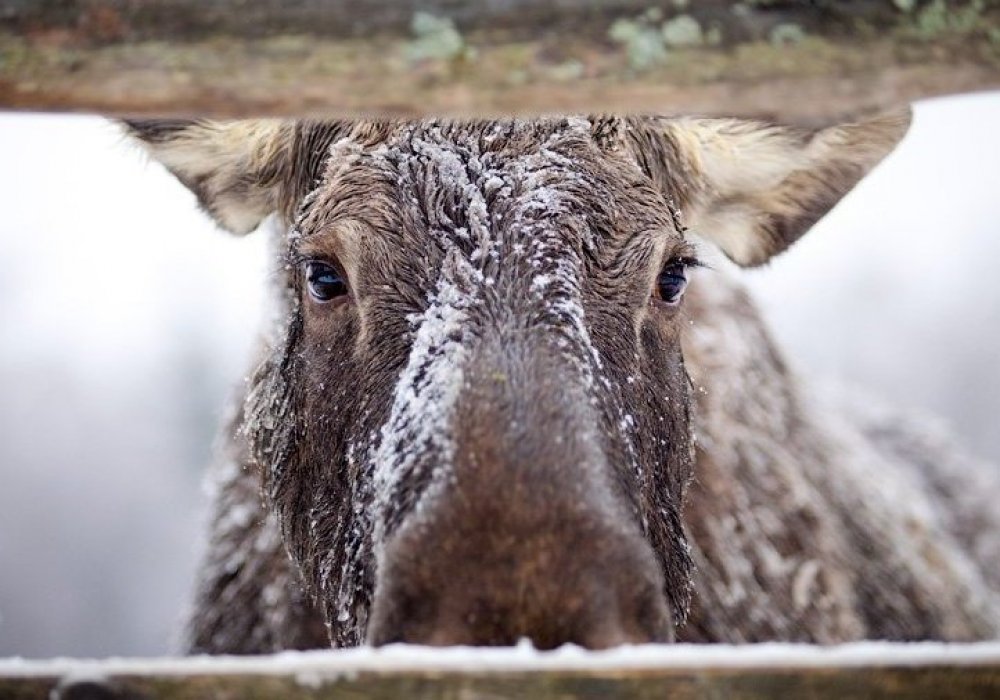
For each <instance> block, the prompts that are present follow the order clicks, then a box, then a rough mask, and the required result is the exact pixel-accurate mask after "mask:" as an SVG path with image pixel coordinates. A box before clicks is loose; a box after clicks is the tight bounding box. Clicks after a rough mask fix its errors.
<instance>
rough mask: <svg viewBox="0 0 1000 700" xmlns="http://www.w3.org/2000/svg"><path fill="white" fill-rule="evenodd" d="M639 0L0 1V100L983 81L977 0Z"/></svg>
mask: <svg viewBox="0 0 1000 700" xmlns="http://www.w3.org/2000/svg"><path fill="white" fill-rule="evenodd" d="M659 4H660V5H662V7H661V8H656V9H654V10H653V11H647V10H643V8H644V7H647V6H649V5H650V3H648V2H643V1H640V0H561V1H560V2H553V3H538V2H535V1H534V0H504V1H501V0H485V1H484V2H472V1H471V0H407V1H403V0H353V1H352V2H350V3H346V2H345V3H331V2H321V1H320V0H295V1H293V2H279V1H278V0H144V1H143V2H133V1H131V0H0V108H5V109H19V110H52V111H66V110H68V111H91V112H104V113H114V114H134V115H139V114H146V115H149V114H157V115H205V116H227V117H228V116H232V117H238V116H255V115H299V116H307V115H308V116H344V115H369V114H383V115H394V116H408V117H415V116H422V115H428V114H441V115H462V116H468V115H478V116H493V115H498V114H536V113H541V112H607V111H614V112H626V111H627V112H647V111H655V112H682V111H683V112H691V111H696V112H715V113H730V114H736V113H739V114H754V115H763V116H770V117H781V118H786V119H794V120H798V121H824V120H828V119H832V118H836V117H841V116H844V115H849V114H855V113H859V112H869V111H873V110H877V109H880V108H884V107H886V106H889V105H891V104H895V103H899V102H906V101H911V100H914V99H917V98H921V97H927V96H931V95H939V94H946V93H951V92H961V91H969V90H978V89H989V88H1000V3H997V2H995V1H992V0H987V1H983V0H915V2H913V3H910V2H902V1H900V2H898V3H897V5H901V6H907V5H911V4H912V5H914V6H913V7H912V8H911V9H909V10H908V11H903V10H901V9H897V7H896V6H895V5H894V4H893V3H891V2H889V1H888V0H847V1H845V2H840V1H838V2H805V1H804V0H803V1H788V2H772V1H770V0H743V1H742V2H735V1H733V0H671V2H666V1H665V2H662V3H659ZM421 13H423V14H421Z"/></svg>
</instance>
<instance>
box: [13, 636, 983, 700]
mask: <svg viewBox="0 0 1000 700" xmlns="http://www.w3.org/2000/svg"><path fill="white" fill-rule="evenodd" d="M0 697H3V698H5V699H8V698H9V699H11V700H28V699H29V698H31V699H33V698H38V699H39V700H41V699H43V698H56V699H59V698H61V699H63V700H71V699H72V698H84V697H100V698H109V699H110V698H122V699H125V698H149V699H153V698H163V699H164V700H175V699H177V700H179V699H182V698H183V699H187V698H215V697H218V698H277V697H280V698H289V699H292V700H295V699H299V698H301V699H303V700H307V699H308V700H325V699H327V698H330V699H332V698H337V699H345V698H371V699H373V700H377V699H378V698H386V699H388V698H408V699H412V700H421V699H423V698H463V699H467V700H474V699H476V698H484V699H485V698H489V699H490V700H503V699H506V698H511V699H514V698H537V699H538V700H547V699H549V698H552V699H555V698H559V699H560V700H571V699H573V698H580V699H583V698H605V697H615V698H650V699H654V698H656V699H659V698H664V697H670V698H677V699H680V700H685V699H687V698H727V699H733V700H739V699H741V698H746V699H747V700H751V699H756V698H774V697H794V698H816V699H818V700H819V699H823V698H831V699H833V698H838V699H840V698H845V697H849V698H876V697H877V698H914V699H916V698H921V699H923V698H956V699H962V700H966V699H967V698H986V697H1000V644H997V643H985V644H969V645H940V644H931V645H923V644H860V645H846V646H843V647H832V648H818V647H808V646H798V645H760V646H747V647H724V646H722V647H697V646H680V647H655V646H652V647H635V648H623V649H618V650H612V651H609V652H603V653H587V652H582V651H579V650H575V651H570V652H569V653H567V652H566V651H565V650H562V651H557V652H555V653H550V654H535V653H533V652H530V651H527V650H524V649H520V648H519V649H495V650H468V649H449V650H432V649H427V648H423V649H421V648H403V647H390V648H388V649H385V650H380V651H372V650H370V649H361V650H348V651H340V652H309V653H298V654H296V653H292V654H279V655H277V656H270V657H241V658H236V657H216V658H211V657H197V658H192V659H160V660H147V661H144V660H109V661H72V660H58V661H51V662H45V661H39V662H20V661H3V660H0Z"/></svg>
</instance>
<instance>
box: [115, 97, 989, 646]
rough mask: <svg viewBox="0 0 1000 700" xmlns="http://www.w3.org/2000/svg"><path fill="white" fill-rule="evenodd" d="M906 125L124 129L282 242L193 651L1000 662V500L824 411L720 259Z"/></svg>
mask: <svg viewBox="0 0 1000 700" xmlns="http://www.w3.org/2000/svg"><path fill="white" fill-rule="evenodd" d="M908 124H909V113H908V112H902V113H899V114H893V115H888V116H883V117H879V118H875V119H872V120H869V121H863V122H859V123H856V124H847V125H840V126H833V127H830V128H827V129H822V130H818V131H807V130H801V129H793V128H788V127H781V126H775V125H770V124H764V123H760V122H754V121H745V120H736V119H698V118H610V117H607V118H604V117H602V118H592V119H585V118H546V119H537V120H528V121H521V120H498V121H444V120H440V121H418V122H381V121H380V122H357V123H349V122H326V123H324V122H309V121H244V122H207V121H162V120H158V121H157V120H154V121H128V122H126V128H127V129H129V130H130V132H131V133H132V134H133V135H134V136H135V137H137V138H138V139H140V140H141V141H142V142H143V143H144V144H145V146H146V147H147V148H148V150H149V151H150V152H151V153H152V155H153V156H154V157H155V158H157V159H158V160H159V161H161V162H162V163H163V164H164V165H165V166H166V167H167V168H168V169H169V170H170V171H171V172H173V173H174V174H175V175H176V176H177V177H178V178H179V179H180V180H181V182H183V183H184V184H185V185H186V186H188V187H189V188H190V189H191V190H192V191H193V192H194V193H195V194H196V196H197V197H198V199H199V201H200V203H201V204H202V206H203V207H204V209H205V210H206V211H207V212H208V213H209V214H210V215H211V216H212V217H214V219H215V220H216V221H217V222H218V223H219V225H221V226H222V227H224V228H226V229H229V230H231V231H233V232H236V233H247V232H249V231H251V230H253V229H255V228H257V226H258V225H259V224H260V222H261V221H262V219H264V218H265V217H267V216H269V215H271V214H275V215H276V219H277V221H278V222H279V224H280V225H279V226H278V227H277V228H278V229H279V230H280V232H281V233H280V243H279V249H280V260H279V264H278V266H277V269H278V271H279V280H280V283H279V285H278V288H277V289H276V290H275V294H276V297H277V298H278V300H279V303H280V304H281V306H282V309H283V311H284V313H283V314H282V319H283V320H282V323H281V327H280V328H279V329H278V331H277V332H276V333H274V334H273V341H272V342H271V344H270V346H269V347H268V348H267V349H266V351H265V352H264V355H263V357H262V360H261V363H260V365H259V367H258V369H257V370H256V372H255V374H254V376H253V379H252V380H251V382H250V385H249V387H248V391H247V396H246V401H245V403H244V405H243V410H242V412H241V414H240V416H239V418H238V419H237V420H236V421H235V422H234V424H233V426H232V429H231V431H230V435H231V439H230V441H229V445H228V448H227V450H226V452H225V455H224V459H223V460H221V465H220V469H219V476H218V490H217V498H216V511H215V519H214V523H213V529H212V533H211V545H210V551H209V556H208V561H207V562H206V564H205V566H204V567H203V571H202V576H201V582H200V589H199V594H198V600H197V604H196V610H195V614H194V616H193V619H192V624H191V637H190V648H191V649H192V650H193V651H203V652H214V653H223V652H228V653H249V652H265V651H273V650H279V649H286V648H308V647H315V646H326V645H328V644H330V643H331V642H332V643H333V644H334V645H335V646H348V645H356V644H360V643H364V642H370V643H374V644H382V643H387V642H394V641H405V642H414V643H425V644H512V643H514V642H516V641H517V640H518V639H519V638H520V637H529V638H531V639H532V641H533V642H534V643H535V644H536V645H537V646H539V647H553V646H557V645H559V644H562V643H565V642H573V643H577V644H581V645H584V646H587V647H592V648H601V647H607V646H611V645H615V644H620V643H626V642H648V641H669V640H672V639H675V638H676V639H681V640H689V641H761V640H803V641H817V642H834V641H841V640H849V639H858V638H866V637H867V638H890V639H923V638H940V639H975V638H980V637H987V636H993V635H995V634H996V633H997V632H998V631H1000V566H998V564H997V562H1000V552H998V551H996V550H997V545H996V539H995V538H991V533H996V532H998V531H1000V515H997V514H996V511H995V509H991V507H990V497H991V493H992V497H994V498H995V496H996V495H997V494H998V493H1000V488H998V487H997V485H996V484H988V485H987V487H985V488H984V486H983V485H982V484H981V483H980V482H978V481H976V479H980V480H981V479H983V478H985V477H984V476H983V475H982V474H977V473H975V470H974V469H972V468H968V469H967V468H965V466H967V465H968V464H969V463H970V462H969V461H968V460H965V458H964V457H962V456H961V455H960V454H959V453H958V451H957V450H955V449H953V448H951V447H948V446H941V445H940V444H938V443H931V442H930V441H928V440H927V439H925V437H924V436H922V435H921V434H920V432H919V431H918V430H915V429H912V428H911V427H909V426H908V425H907V424H906V423H905V422H901V421H899V420H896V419H894V418H893V419H890V420H885V421H883V422H881V423H877V424H876V422H875V421H874V419H867V420H863V419H862V417H861V415H860V414H859V413H858V411H854V410H842V411H840V412H836V411H824V410H821V409H819V408H817V406H816V405H815V402H814V401H813V400H812V397H811V394H809V393H806V392H805V391H804V390H803V389H802V388H801V387H799V386H798V385H797V384H796V382H795V380H794V379H793V377H792V376H790V374H789V372H788V371H787V369H786V368H785V366H784V364H783V362H782V359H781V355H780V353H779V352H778V350H777V349H776V348H775V346H774V344H773V343H772V341H771V339H770V338H769V336H768V334H767V331H766V329H765V328H764V327H763V325H762V323H761V319H760V317H759V316H758V314H757V312H756V311H755V309H754V307H753V305H752V303H751V301H750V300H749V298H748V297H747V295H746V293H745V292H744V291H743V289H742V287H741V286H740V285H739V284H738V282H737V281H736V280H734V279H732V278H730V276H729V275H727V274H723V273H721V272H707V271H703V270H699V269H698V267H699V265H698V261H697V259H696V255H695V248H694V247H693V246H692V241H693V239H694V237H695V235H697V236H700V237H701V238H703V239H707V240H709V241H711V242H713V243H714V244H715V245H717V246H718V247H719V248H720V249H721V250H722V251H723V252H724V253H725V254H726V255H727V256H729V257H730V258H731V259H732V260H733V261H735V262H736V263H737V264H739V265H743V266H753V265H759V264H762V263H765V262H766V261H767V260H769V259H770V258H771V257H772V256H774V255H776V254H778V253H780V252H782V251H783V250H785V249H786V248H787V247H788V246H790V245H791V244H792V243H794V242H795V241H796V240H797V239H798V238H799V237H800V236H802V235H803V234H804V233H805V232H806V231H807V230H808V229H809V227H810V226H811V225H812V224H813V223H815V222H816V221H817V220H818V219H819V218H820V217H822V216H823V215H824V214H825V213H826V212H827V211H828V210H829V209H830V208H831V207H832V206H833V205H834V204H836V202H837V201H838V200H839V199H840V198H841V197H843V196H844V195H845V194H846V193H847V192H848V191H849V190H850V189H851V188H852V187H853V186H854V185H855V184H856V183H857V182H858V181H859V180H860V179H861V178H862V177H864V175H865V174H866V173H867V172H868V171H869V170H870V169H871V168H872V167H874V166H875V165H876V164H877V163H878V162H879V161H880V160H881V159H882V158H883V157H884V156H885V155H886V154H887V153H888V152H889V151H890V150H891V149H892V148H893V147H894V146H895V144H896V143H897V142H898V140H899V139H900V138H901V137H902V136H903V134H904V133H905V131H906V129H907V126H908ZM682 214H683V216H682ZM689 281H690V282H691V284H690V288H688V287H689ZM974 484H977V485H975V486H974ZM991 489H993V490H992V492H991ZM261 493H262V494H263V499H262V498H261Z"/></svg>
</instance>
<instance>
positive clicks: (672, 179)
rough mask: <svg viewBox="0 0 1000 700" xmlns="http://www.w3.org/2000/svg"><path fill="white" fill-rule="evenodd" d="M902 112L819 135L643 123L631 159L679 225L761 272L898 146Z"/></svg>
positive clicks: (749, 124)
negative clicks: (669, 204) (672, 207)
mask: <svg viewBox="0 0 1000 700" xmlns="http://www.w3.org/2000/svg"><path fill="white" fill-rule="evenodd" d="M910 119H911V113H910V110H909V108H906V109H902V110H899V111H896V112H892V113H889V114H884V115H882V116H879V117H875V118H873V119H869V120H866V121H860V122H857V123H853V124H842V125H839V126H832V127H829V128H826V129H820V130H805V129H798V128H792V127H784V126H776V125H772V124H766V123H763V122H758V121H750V120H742V119H709V118H686V117H685V118H676V119H667V118H662V119H650V120H646V121H645V122H643V123H642V125H641V127H640V128H639V129H636V131H635V132H633V133H634V136H633V142H634V147H635V149H636V151H637V157H638V160H639V162H640V165H642V166H643V167H644V168H645V169H646V170H647V172H649V173H650V175H651V176H652V177H653V178H654V180H656V181H657V183H658V184H659V185H660V186H661V188H662V189H663V190H664V193H665V194H666V195H667V196H668V197H669V198H670V199H673V200H674V203H675V204H676V205H677V206H678V207H679V208H680V209H681V211H682V214H683V218H684V221H685V223H686V224H687V226H688V227H689V228H690V229H691V230H692V231H693V232H694V233H696V234H699V235H701V236H702V237H704V238H707V239H709V240H711V241H713V242H714V243H716V244H717V245H718V246H719V247H720V248H721V249H722V250H723V252H724V253H725V254H726V255H727V256H729V257H730V258H731V259H732V260H733V261H735V262H736V263H738V264H740V265H744V266H754V265H760V264H763V263H765V262H767V261H768V260H770V259H771V257H773V256H774V255H776V254H778V253H780V252H782V251H783V250H785V249H786V248H788V246H790V245H791V244H792V243H794V242H795V241H796V240H798V239H799V238H800V237H801V236H802V235H803V234H804V233H805V232H806V231H808V230H809V228H810V227H811V226H812V225H813V224H814V223H816V222H817V221H818V220H819V219H820V218H822V217H823V216H824V215H825V214H826V213H827V212H828V211H829V210H830V209H832V208H833V206H834V205H835V204H836V203H837V202H839V201H840V199H841V198H842V197H843V196H844V195H846V194H847V193H848V192H849V191H850V190H851V189H852V188H853V187H854V186H855V185H856V184H857V183H858V182H859V181H860V180H861V179H862V178H863V177H864V176H865V175H866V174H867V173H868V172H869V171H870V170H871V169H872V168H874V167H875V166H876V165H877V164H878V163H879V161H881V160H882V159H883V158H884V157H885V156H886V155H888V154H889V152H890V151H892V149H893V148H894V147H895V146H896V144H897V143H898V142H899V141H900V139H902V137H903V135H904V134H905V133H906V131H907V129H908V128H909V125H910Z"/></svg>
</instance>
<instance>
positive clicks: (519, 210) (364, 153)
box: [292, 119, 686, 539]
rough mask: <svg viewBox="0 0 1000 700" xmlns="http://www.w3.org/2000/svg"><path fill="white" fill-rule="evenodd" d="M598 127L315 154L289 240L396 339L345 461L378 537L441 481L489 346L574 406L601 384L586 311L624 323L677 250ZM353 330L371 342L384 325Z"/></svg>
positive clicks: (625, 159)
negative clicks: (539, 365)
mask: <svg viewBox="0 0 1000 700" xmlns="http://www.w3.org/2000/svg"><path fill="white" fill-rule="evenodd" d="M599 126H600V124H595V122H591V121H589V120H585V119H559V120H551V121H535V122H519V121H513V120H511V121H497V122H488V123H474V124H469V123H454V122H422V123H416V124H407V125H400V126H395V127H392V128H391V129H384V128H383V129H376V128H360V129H355V130H354V133H353V134H352V135H351V136H350V137H348V138H345V139H342V140H340V141H338V142H337V143H335V144H334V145H333V146H332V147H331V149H330V156H329V160H328V165H327V169H326V172H325V174H324V177H323V178H322V180H321V182H320V184H319V185H318V187H317V188H316V190H315V191H314V192H313V193H312V194H311V195H310V196H309V197H307V199H306V202H305V206H304V209H303V213H302V216H301V218H300V220H299V221H298V224H297V227H296V233H295V234H293V236H292V245H293V247H294V249H295V250H296V251H297V253H298V254H299V255H300V256H303V257H315V256H323V255H331V254H332V255H335V256H336V258H337V259H338V260H339V262H341V264H342V265H343V266H344V267H345V268H346V271H347V276H348V278H349V279H350V280H351V284H352V286H353V288H354V290H355V296H356V303H357V306H358V308H359V309H361V311H362V315H363V316H365V315H368V316H372V317H374V316H375V315H376V311H374V310H373V309H377V310H379V311H384V309H386V308H391V309H393V313H392V315H395V316H397V317H398V315H399V312H400V311H403V313H405V316H406V323H407V328H408V333H407V334H406V336H407V338H408V342H407V343H406V344H405V345H404V344H398V350H399V351H401V352H403V353H404V354H405V357H400V358H399V361H400V362H401V369H400V372H399V375H398V377H397V379H396V381H395V386H394V391H393V396H392V399H391V406H390V407H389V410H388V412H387V415H386V418H385V421H384V423H383V424H382V427H381V430H380V433H381V434H380V436H379V438H378V439H377V440H374V441H373V440H371V438H370V436H369V435H367V434H366V435H362V436H359V440H358V442H357V443H356V444H354V445H353V446H352V447H351V449H350V453H351V454H352V455H354V456H356V457H358V458H360V459H363V460H364V461H365V462H366V463H367V464H368V467H367V468H368V469H370V470H371V473H372V474H373V477H374V478H373V488H374V490H375V495H376V501H375V502H376V523H377V525H376V531H377V532H378V531H379V529H380V528H381V527H385V528H387V530H391V529H393V528H394V526H395V525H396V524H398V523H399V522H400V519H401V518H402V516H403V515H404V514H405V513H407V512H409V511H410V510H411V509H412V508H413V507H416V506H417V505H418V503H419V502H424V500H425V499H426V498H428V497H431V495H432V494H434V493H437V492H438V491H439V490H440V488H443V487H444V484H446V483H447V482H448V480H449V478H450V474H451V467H452V465H453V463H454V459H455V450H456V446H455V445H454V444H453V443H452V441H451V437H450V436H451V434H452V432H453V431H451V430H449V428H448V426H449V425H450V424H451V422H452V421H453V420H454V416H455V411H456V406H457V405H458V404H459V402H460V400H461V399H460V396H461V392H462V391H463V386H467V380H468V373H469V371H470V367H471V366H472V365H473V364H476V363H479V362H481V361H482V354H483V353H487V354H488V353H489V352H490V350H489V349H488V348H489V346H491V344H494V343H498V342H499V343H503V344H504V346H505V348H506V349H505V353H507V354H514V355H516V354H517V352H518V351H517V350H512V349H511V345H510V344H511V343H513V344H515V345H517V344H525V343H527V344H528V345H530V346H531V348H532V349H528V348H526V349H525V351H526V352H535V351H536V350H537V349H538V348H540V347H544V348H546V349H545V350H544V353H545V354H546V355H548V356H550V357H552V358H553V362H554V366H557V367H559V368H560V372H562V373H564V374H565V379H566V381H567V382H569V383H571V384H573V385H575V386H578V387H579V388H580V390H582V391H584V392H587V393H589V392H590V391H591V390H593V389H596V388H597V386H598V385H599V384H601V383H607V382H608V378H607V376H606V373H605V372H604V368H602V360H601V357H600V355H599V353H598V351H597V349H596V348H595V345H594V342H593V339H592V335H591V330H590V328H589V325H590V320H589V317H588V312H587V310H589V308H590V307H592V306H593V305H608V304H611V305H615V306H617V307H618V308H619V309H622V308H627V309H630V313H626V314H620V316H621V317H622V318H623V319H624V322H625V323H626V324H628V325H632V323H633V322H634V318H633V314H634V313H641V310H642V309H644V308H645V307H646V306H647V305H648V298H649V288H650V286H651V284H652V278H653V276H654V275H655V273H656V269H657V263H658V261H659V260H660V258H661V257H662V256H663V255H664V254H665V253H670V252H671V251H672V250H673V248H675V247H678V246H686V244H685V243H684V242H683V239H682V236H681V235H680V233H679V232H678V231H677V229H676V227H675V225H674V221H673V218H672V216H671V213H670V209H669V207H668V206H667V204H666V202H665V200H664V199H663V196H662V195H661V194H660V193H658V192H657V191H656V190H655V189H654V188H653V186H652V182H651V181H650V180H649V178H648V177H647V176H646V175H645V174H644V173H643V172H642V171H641V170H640V169H639V167H638V165H637V164H636V163H635V161H634V160H633V159H632V156H631V155H630V154H629V153H628V152H626V150H625V147H624V146H625V144H624V141H623V139H622V138H621V136H620V135H619V134H618V133H614V134H610V135H605V136H603V137H602V136H601V135H600V134H598V135H595V130H596V131H599ZM401 289H402V290H403V294H402V295H401V294H400V290H401ZM414 292H415V293H414ZM589 292H594V293H589ZM400 296H403V297H404V298H406V299H407V300H410V301H411V302H412V303H411V304H410V305H404V306H402V307H401V306H400V304H399V298H400ZM366 309H367V310H368V312H369V313H367V314H366V313H365V310H366ZM379 317H380V318H382V319H385V315H380V316H379ZM363 325H364V326H367V327H369V328H371V329H372V330H370V333H371V334H372V335H374V336H381V335H382V334H383V332H384V330H385V329H386V328H389V327H390V326H389V325H388V324H386V323H374V322H373V323H370V324H369V323H364V322H363ZM375 326H378V328H375ZM526 329H530V331H531V332H530V333H528V334H526V333H524V331H525V330H526ZM626 332H627V329H626ZM372 339H373V340H375V341H377V340H378V339H377V338H372ZM484 346H486V347H485V348H484ZM404 348H405V351H404ZM477 358H478V359H477ZM477 366H478V365H477ZM498 369H499V368H498ZM476 371H480V370H476ZM580 398H581V399H583V400H585V401H586V400H587V397H586V396H581V397H580ZM615 420H616V421H617V420H618V417H617V416H616V417H615ZM581 439H582V438H581ZM418 483H419V484H424V486H425V487H424V488H414V485H415V484H418ZM385 532H386V531H382V534H383V535H384V534H385ZM377 539H382V537H381V536H379V537H378V538H377Z"/></svg>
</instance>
